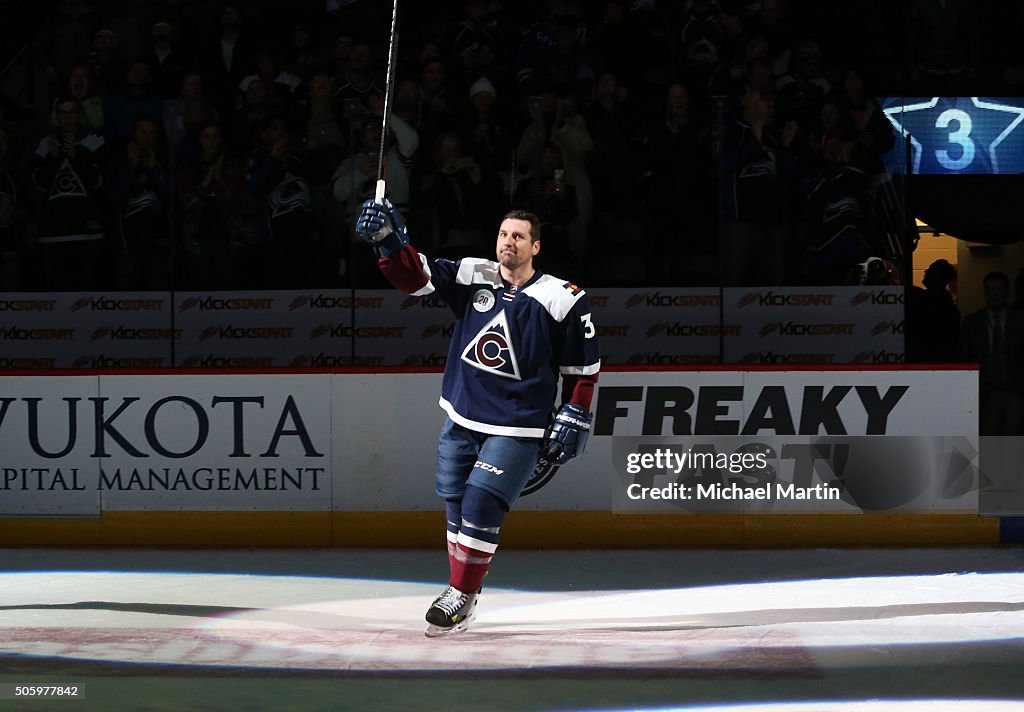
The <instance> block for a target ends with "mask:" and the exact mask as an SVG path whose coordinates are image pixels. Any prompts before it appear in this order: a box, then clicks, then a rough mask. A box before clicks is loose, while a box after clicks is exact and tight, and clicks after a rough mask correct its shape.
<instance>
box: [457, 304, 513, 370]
mask: <svg viewBox="0 0 1024 712" xmlns="http://www.w3.org/2000/svg"><path fill="white" fill-rule="evenodd" d="M462 360H463V361H465V362H466V363H468V364H469V365H470V366H474V367H475V368H479V369H480V370H481V371H487V372H488V373H493V374H494V375H496V376H504V377H505V378H513V379H515V380H517V381H519V380H522V376H520V375H519V362H518V361H517V360H516V352H515V349H513V348H512V342H511V341H510V340H509V335H508V318H507V317H506V316H505V312H504V311H501V312H498V315H497V316H495V317H494V318H493V319H491V320H490V321H489V322H487V325H486V326H484V328H482V329H481V330H480V331H479V333H478V334H477V335H476V336H475V337H474V338H473V340H472V341H470V342H469V346H467V347H466V350H465V351H463V352H462Z"/></svg>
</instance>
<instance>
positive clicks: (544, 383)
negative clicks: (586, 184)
mask: <svg viewBox="0 0 1024 712" xmlns="http://www.w3.org/2000/svg"><path fill="white" fill-rule="evenodd" d="M402 252H403V253H404V254H402V255H396V256H395V257H397V259H395V258H394V257H393V258H391V259H390V260H389V262H390V264H389V265H388V267H386V268H385V272H386V273H388V276H389V278H391V280H392V282H394V283H395V284H396V285H397V286H399V288H402V287H403V286H406V288H407V290H408V291H409V293H411V294H414V295H416V296H426V295H428V294H434V293H436V294H437V295H438V296H440V297H441V298H442V299H444V300H445V301H446V302H447V303H448V305H449V306H450V307H451V309H452V311H453V312H454V313H455V317H456V323H455V330H454V333H453V335H452V342H451V345H450V347H449V350H448V362H447V366H446V367H445V371H444V379H443V381H442V385H441V399H440V405H441V407H442V408H443V409H444V410H445V411H446V412H447V413H448V417H450V418H451V419H452V420H453V421H454V422H456V423H458V424H459V425H462V426H463V427H466V428H469V429H471V430H476V431H478V432H483V433H490V434H493V435H511V436H516V437H537V438H539V437H543V435H544V431H545V429H546V428H547V426H548V423H549V421H550V419H551V414H552V409H553V406H554V403H555V398H556V396H557V393H558V378H559V375H560V374H561V375H565V376H596V374H597V372H598V371H599V370H600V368H601V359H600V352H599V349H598V343H597V329H596V327H595V326H594V322H593V320H592V319H591V313H590V302H589V300H588V299H587V295H586V292H584V291H583V290H582V289H580V288H579V287H577V286H576V285H574V284H571V283H569V282H566V281H564V280H560V279H557V278H555V277H552V276H550V275H547V274H543V273H541V272H540V271H538V272H536V273H535V274H534V275H533V277H532V278H531V279H530V280H529V281H528V282H527V283H526V284H524V285H523V286H521V287H519V288H515V287H513V286H509V285H507V284H506V283H505V282H504V280H502V278H501V272H500V271H499V264H498V263H497V262H492V261H490V260H483V259H477V258H464V259H462V260H458V261H455V262H453V261H451V260H445V259H437V260H434V259H427V258H426V257H425V256H424V255H421V254H419V253H417V252H416V251H415V250H414V249H412V248H411V247H406V248H405V249H404V250H403V251H402ZM417 263H418V264H417ZM382 266H383V265H382ZM402 272H406V274H404V275H403V274H401V273H402ZM409 272H415V273H416V277H419V280H418V281H417V280H416V278H415V277H414V275H412V274H408V273H409ZM423 276H425V277H426V278H427V282H426V284H425V285H423V286H422V287H419V286H418V285H419V284H422V281H423ZM414 287H415V289H414Z"/></svg>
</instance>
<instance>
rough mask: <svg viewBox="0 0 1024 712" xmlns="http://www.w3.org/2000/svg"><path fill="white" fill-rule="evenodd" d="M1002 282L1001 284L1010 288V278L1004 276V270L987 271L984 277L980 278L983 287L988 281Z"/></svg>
mask: <svg viewBox="0 0 1024 712" xmlns="http://www.w3.org/2000/svg"><path fill="white" fill-rule="evenodd" d="M997 281H998V282H1002V283H1003V286H1005V287H1006V288H1007V289H1009V288H1010V278H1009V277H1007V276H1006V272H989V273H988V274H986V275H985V279H983V280H981V284H982V286H983V287H987V286H988V283H989V282H997Z"/></svg>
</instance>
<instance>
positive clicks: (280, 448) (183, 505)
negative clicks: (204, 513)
mask: <svg viewBox="0 0 1024 712" xmlns="http://www.w3.org/2000/svg"><path fill="white" fill-rule="evenodd" d="M273 381H274V387H273V388H271V389H269V390H268V389H267V388H266V386H267V377H254V376H244V375H238V376H223V375H217V376H188V377H180V376H178V377H176V376H118V377H85V376H78V377H64V378H61V377H48V378H7V379H3V381H2V382H3V383H4V389H3V394H2V396H0V448H2V452H3V453H4V454H3V456H2V459H0V495H2V496H0V514H6V515H11V514H18V515H31V514H49V515H55V514H59V515H88V514H96V513H98V512H99V511H100V510H101V509H102V510H119V509H124V510H146V509H163V510H174V509H185V510H213V509H234V510H245V509H267V510H291V509H301V510H307V511H309V510H329V509H330V507H331V480H330V470H329V462H330V457H331V449H332V443H331V432H330V423H331V417H330V416H331V412H330V411H331V393H330V376H329V375H323V376H321V375H310V376H303V375H281V376H275V377H273Z"/></svg>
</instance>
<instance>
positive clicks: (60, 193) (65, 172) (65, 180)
mask: <svg viewBox="0 0 1024 712" xmlns="http://www.w3.org/2000/svg"><path fill="white" fill-rule="evenodd" d="M88 195H89V191H87V190H86V189H85V184H84V183H83V182H82V179H81V178H79V177H78V174H77V173H75V169H74V168H72V166H71V162H70V161H68V159H66V158H65V159H64V160H63V161H61V164H60V167H59V168H58V169H57V175H56V176H54V179H53V186H52V187H51V188H50V196H49V197H48V198H47V200H57V199H59V198H84V197H86V196H88Z"/></svg>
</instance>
